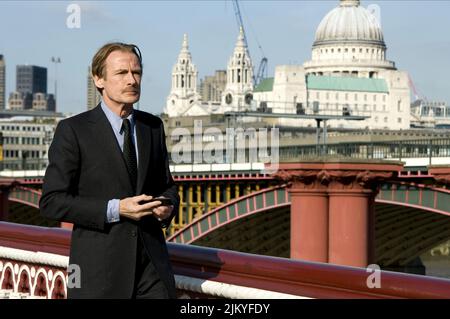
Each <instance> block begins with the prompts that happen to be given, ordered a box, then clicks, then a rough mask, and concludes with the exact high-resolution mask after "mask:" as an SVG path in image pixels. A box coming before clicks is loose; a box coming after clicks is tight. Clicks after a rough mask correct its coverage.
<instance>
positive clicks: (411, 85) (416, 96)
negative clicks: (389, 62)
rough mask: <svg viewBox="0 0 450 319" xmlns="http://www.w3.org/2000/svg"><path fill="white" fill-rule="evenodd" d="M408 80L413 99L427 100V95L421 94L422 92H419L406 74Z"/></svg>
mask: <svg viewBox="0 0 450 319" xmlns="http://www.w3.org/2000/svg"><path fill="white" fill-rule="evenodd" d="M408 81H409V87H410V88H411V89H412V91H413V93H414V100H415V101H417V100H423V101H427V97H426V96H422V94H420V93H419V92H418V91H417V88H416V86H415V85H414V82H413V80H412V78H411V76H410V75H409V74H408Z"/></svg>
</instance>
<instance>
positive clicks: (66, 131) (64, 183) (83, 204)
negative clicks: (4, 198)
mask: <svg viewBox="0 0 450 319" xmlns="http://www.w3.org/2000/svg"><path fill="white" fill-rule="evenodd" d="M48 159H49V164H48V167H47V170H46V172H45V177H44V184H43V189H42V197H41V200H40V202H39V208H40V210H41V214H42V215H43V216H44V217H47V218H50V219H54V220H57V221H61V222H69V223H73V224H75V225H80V226H84V227H88V228H94V229H99V230H103V229H104V227H105V221H106V220H105V219H106V214H105V212H106V209H107V205H108V201H107V200H101V199H96V198H91V197H86V196H79V195H78V180H79V176H80V169H81V156H80V148H79V143H78V140H77V138H76V135H75V132H74V131H73V128H72V127H71V126H70V123H68V121H67V120H63V121H61V122H59V124H58V126H57V128H56V131H55V135H54V137H53V141H52V144H51V145H50V149H49V152H48Z"/></svg>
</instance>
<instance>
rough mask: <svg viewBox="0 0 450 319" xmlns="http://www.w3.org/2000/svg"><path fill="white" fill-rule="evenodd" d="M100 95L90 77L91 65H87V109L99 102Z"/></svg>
mask: <svg viewBox="0 0 450 319" xmlns="http://www.w3.org/2000/svg"><path fill="white" fill-rule="evenodd" d="M101 99H102V97H101V95H100V92H99V91H98V90H97V87H96V86H95V84H94V80H93V79H92V71H91V67H88V75H87V109H88V110H92V109H93V108H94V107H96V106H97V105H98V103H100V101H101Z"/></svg>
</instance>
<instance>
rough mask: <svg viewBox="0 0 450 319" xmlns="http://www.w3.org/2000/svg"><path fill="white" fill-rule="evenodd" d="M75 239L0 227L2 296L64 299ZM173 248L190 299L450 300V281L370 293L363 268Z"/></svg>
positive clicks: (385, 282)
mask: <svg viewBox="0 0 450 319" xmlns="http://www.w3.org/2000/svg"><path fill="white" fill-rule="evenodd" d="M70 235H71V231H70V230H66V229H59V228H45V227H37V226H29V225H19V224H11V223H6V222H0V292H1V291H2V290H3V291H5V290H6V291H9V292H11V293H14V294H16V295H17V296H19V297H21V296H22V298H24V296H25V295H26V294H28V295H30V294H31V295H35V296H37V297H39V296H42V297H47V298H63V297H64V296H65V282H66V278H62V276H61V272H64V273H65V269H64V267H63V266H62V265H63V264H64V261H66V262H68V260H67V256H68V253H69V244H70ZM168 247H169V253H170V258H171V261H172V264H173V268H174V271H175V274H176V279H177V286H178V289H179V293H180V294H181V293H183V294H187V295H188V296H189V297H211V296H214V297H226V298H233V296H230V295H222V296H221V295H220V294H218V293H211V291H209V292H206V291H202V289H201V287H200V288H198V287H197V288H198V289H197V288H196V289H191V288H189V287H190V286H189V284H186V285H184V286H183V284H182V283H180V282H181V281H186V280H188V281H189V280H191V283H192V285H197V286H199V285H200V286H203V285H202V283H206V282H207V283H221V284H226V285H229V287H234V288H236V289H241V288H242V289H245V288H250V289H253V290H252V291H266V292H267V291H268V292H272V293H273V294H272V295H271V296H275V297H281V298H282V297H283V296H289V297H295V296H298V297H306V298H450V280H446V279H439V278H433V277H425V276H417V275H408V274H402V273H394V272H386V271H381V273H380V288H369V287H368V285H367V280H368V277H369V276H370V275H371V274H372V273H369V272H367V271H366V269H362V268H352V267H344V266H337V265H331V264H322V263H312V262H305V261H300V260H290V259H284V258H276V257H268V256H261V255H252V254H245V253H240V252H234V251H227V250H220V249H213V248H205V247H198V246H193V245H183V244H174V243H168ZM10 252H12V253H10ZM36 252H40V253H41V254H42V256H43V257H44V258H43V259H42V260H44V261H43V262H37V261H36V259H33V258H31V257H30V258H31V259H30V260H29V261H26V260H27V259H26V258H28V257H26V256H28V255H30V254H34V253H36ZM27 254H28V255H27ZM16 255H17V256H19V257H17V258H16V257H14V256H16ZM61 255H62V256H61ZM20 256H25V257H20ZM33 256H34V255H33ZM39 256H41V255H39ZM52 258H53V259H52ZM55 258H56V259H55ZM58 258H59V259H58ZM19 259H20V260H19ZM48 260H56V262H54V261H51V262H48ZM45 263H47V264H45ZM33 269H34V271H33ZM42 269H43V270H42ZM44 270H45V274H44ZM39 276H40V277H39ZM186 278H187V279H186ZM45 280H47V282H45ZM180 285H181V286H183V287H181V286H180ZM192 285H191V286H192ZM239 287H240V288H239ZM0 297H1V295H0ZM235 297H236V298H238V297H239V294H238V293H236V294H235Z"/></svg>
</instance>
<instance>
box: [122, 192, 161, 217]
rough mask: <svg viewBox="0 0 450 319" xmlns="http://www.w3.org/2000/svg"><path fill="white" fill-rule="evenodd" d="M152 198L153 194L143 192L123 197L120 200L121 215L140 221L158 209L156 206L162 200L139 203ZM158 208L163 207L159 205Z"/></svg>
mask: <svg viewBox="0 0 450 319" xmlns="http://www.w3.org/2000/svg"><path fill="white" fill-rule="evenodd" d="M152 198H153V197H152V196H149V195H145V194H142V195H139V196H134V197H127V198H124V199H121V200H120V202H119V213H120V216H123V217H126V218H130V219H133V220H136V221H138V220H140V219H141V218H142V217H144V216H147V215H151V214H153V213H154V212H155V211H156V207H158V206H160V205H161V202H160V201H154V202H149V203H146V204H142V205H141V204H139V202H141V201H149V200H151V199H152ZM162 207H167V206H162ZM158 209H161V207H158ZM169 215H170V214H169Z"/></svg>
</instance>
